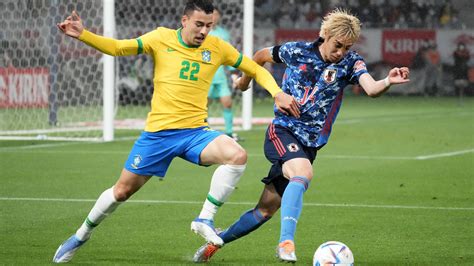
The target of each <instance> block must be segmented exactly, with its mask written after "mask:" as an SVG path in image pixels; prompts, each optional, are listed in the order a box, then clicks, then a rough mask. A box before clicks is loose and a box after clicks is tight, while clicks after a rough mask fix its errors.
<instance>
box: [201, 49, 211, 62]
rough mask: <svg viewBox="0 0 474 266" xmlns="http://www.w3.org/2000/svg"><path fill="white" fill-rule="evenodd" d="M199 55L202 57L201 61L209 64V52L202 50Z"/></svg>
mask: <svg viewBox="0 0 474 266" xmlns="http://www.w3.org/2000/svg"><path fill="white" fill-rule="evenodd" d="M201 55H202V61H204V62H206V63H209V62H211V51H209V50H204V51H202V53H201Z"/></svg>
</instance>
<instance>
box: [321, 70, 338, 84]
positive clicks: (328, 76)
mask: <svg viewBox="0 0 474 266" xmlns="http://www.w3.org/2000/svg"><path fill="white" fill-rule="evenodd" d="M336 74H337V70H336V69H331V68H329V69H326V70H324V73H323V79H324V82H326V83H327V84H331V83H334V81H336Z"/></svg>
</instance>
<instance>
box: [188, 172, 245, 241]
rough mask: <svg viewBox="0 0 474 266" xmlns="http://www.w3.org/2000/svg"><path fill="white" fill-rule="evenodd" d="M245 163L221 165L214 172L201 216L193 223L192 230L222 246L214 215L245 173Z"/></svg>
mask: <svg viewBox="0 0 474 266" xmlns="http://www.w3.org/2000/svg"><path fill="white" fill-rule="evenodd" d="M244 170H245V164H244V165H229V164H226V165H221V166H219V167H218V168H217V169H216V171H215V172H214V174H213V176H212V180H211V188H210V190H209V193H208V195H207V198H206V201H205V202H204V205H203V207H202V210H201V213H200V214H199V216H198V217H197V218H196V219H194V221H192V223H191V230H192V231H193V232H195V233H196V234H199V235H200V236H202V237H203V238H204V239H205V240H206V242H208V243H211V244H214V245H217V246H222V245H223V244H224V241H222V239H221V238H220V237H219V236H218V235H217V232H216V230H215V228H214V221H213V219H214V215H215V214H216V213H217V210H218V208H219V207H220V206H222V204H224V202H225V201H226V200H227V198H228V197H229V196H230V194H232V192H233V191H234V189H235V186H236V184H237V182H238V181H239V179H240V177H241V176H242V174H243V173H244Z"/></svg>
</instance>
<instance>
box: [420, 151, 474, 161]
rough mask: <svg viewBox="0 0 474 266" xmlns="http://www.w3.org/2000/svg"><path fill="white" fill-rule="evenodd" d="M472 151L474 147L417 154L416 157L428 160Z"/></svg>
mask: <svg viewBox="0 0 474 266" xmlns="http://www.w3.org/2000/svg"><path fill="white" fill-rule="evenodd" d="M471 152H474V149H469V150H462V151H453V152H445V153H438V154H430V155H423V156H416V157H415V159H417V160H428V159H434V158H441V157H451V156H456V155H461V154H466V153H471Z"/></svg>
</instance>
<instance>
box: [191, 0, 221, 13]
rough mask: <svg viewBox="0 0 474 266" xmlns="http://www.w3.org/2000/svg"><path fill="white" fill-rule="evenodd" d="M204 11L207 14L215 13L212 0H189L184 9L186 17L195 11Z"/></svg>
mask: <svg viewBox="0 0 474 266" xmlns="http://www.w3.org/2000/svg"><path fill="white" fill-rule="evenodd" d="M195 10H197V11H204V13H206V14H212V12H214V5H213V4H212V0H188V1H187V2H186V6H185V7H184V12H183V14H184V15H190V14H191V13H192V12H193V11H195Z"/></svg>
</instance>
